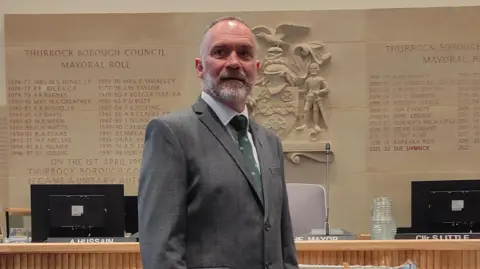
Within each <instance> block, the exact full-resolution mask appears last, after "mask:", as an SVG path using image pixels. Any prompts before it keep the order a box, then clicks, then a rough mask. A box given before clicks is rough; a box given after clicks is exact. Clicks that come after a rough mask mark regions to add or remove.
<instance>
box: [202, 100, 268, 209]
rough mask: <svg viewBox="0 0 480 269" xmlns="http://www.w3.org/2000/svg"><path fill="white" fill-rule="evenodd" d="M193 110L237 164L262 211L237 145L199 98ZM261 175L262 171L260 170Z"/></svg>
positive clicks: (250, 176)
mask: <svg viewBox="0 0 480 269" xmlns="http://www.w3.org/2000/svg"><path fill="white" fill-rule="evenodd" d="M193 110H194V111H195V113H196V114H197V115H198V119H199V120H200V121H201V122H202V123H203V124H204V125H205V126H206V127H207V129H208V130H209V131H210V132H211V133H212V134H213V136H215V138H216V139H217V140H218V142H220V144H221V145H222V146H223V147H224V148H225V150H226V151H227V152H228V154H229V155H230V156H231V157H232V159H233V161H234V162H235V163H236V164H237V166H238V168H239V169H240V170H241V171H242V173H243V175H244V176H245V178H246V179H247V181H248V183H249V184H250V187H251V188H252V189H253V190H254V191H253V192H254V193H255V197H256V199H257V202H258V203H259V205H260V207H261V208H262V209H263V204H262V199H260V195H259V193H258V191H257V190H256V188H255V187H254V186H255V184H254V178H253V177H252V174H251V172H250V171H249V169H248V167H247V165H246V163H245V162H244V161H242V160H243V155H242V153H241V152H240V150H239V148H238V145H237V144H236V143H235V141H234V140H233V139H232V137H231V136H230V134H229V133H228V130H227V129H226V128H225V126H223V124H222V123H221V122H220V120H219V119H218V117H217V116H216V115H215V113H214V112H213V111H212V109H211V108H210V107H209V106H208V104H207V103H206V102H205V101H203V99H201V98H199V99H198V100H197V102H196V103H195V104H194V105H193ZM259 156H260V155H259ZM262 173H263V169H262Z"/></svg>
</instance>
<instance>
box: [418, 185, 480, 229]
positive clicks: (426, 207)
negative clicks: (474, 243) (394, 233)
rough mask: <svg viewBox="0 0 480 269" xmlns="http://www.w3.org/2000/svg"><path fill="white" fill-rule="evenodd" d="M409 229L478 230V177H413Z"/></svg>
mask: <svg viewBox="0 0 480 269" xmlns="http://www.w3.org/2000/svg"><path fill="white" fill-rule="evenodd" d="M411 186H412V192H411V195H412V197H411V199H412V200H411V214H412V216H411V217H412V225H411V232H414V233H469V232H475V233H477V232H480V211H478V206H479V205H480V180H446V181H413V182H412V184H411Z"/></svg>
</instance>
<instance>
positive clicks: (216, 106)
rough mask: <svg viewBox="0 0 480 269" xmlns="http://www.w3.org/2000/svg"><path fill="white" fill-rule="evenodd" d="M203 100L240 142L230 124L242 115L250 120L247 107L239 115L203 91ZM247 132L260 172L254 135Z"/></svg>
mask: <svg viewBox="0 0 480 269" xmlns="http://www.w3.org/2000/svg"><path fill="white" fill-rule="evenodd" d="M201 98H202V99H203V100H204V101H205V102H206V103H207V104H208V106H210V108H212V110H213V111H214V112H215V114H217V116H218V118H219V119H220V121H221V122H222V124H223V125H224V126H225V127H227V130H228V131H229V133H230V135H231V136H232V138H233V139H234V140H235V141H237V140H238V139H237V136H236V135H234V134H235V133H236V132H235V130H233V127H232V126H231V125H229V123H230V120H232V119H233V117H235V116H236V115H240V114H242V115H244V116H245V117H247V119H248V120H249V118H248V109H247V106H245V109H244V110H243V111H242V113H238V112H236V111H235V110H233V109H231V108H229V107H227V106H226V105H224V104H222V103H221V102H219V101H217V100H215V99H214V98H213V97H211V96H210V95H209V94H208V93H206V92H203V91H202V95H201ZM247 126H248V125H247ZM247 130H248V132H247V136H248V140H250V144H251V145H252V151H253V157H254V158H255V163H256V165H257V168H258V171H260V165H259V162H258V154H257V149H256V147H255V143H254V142H253V137H252V134H251V132H250V128H248V127H247ZM237 143H238V141H237Z"/></svg>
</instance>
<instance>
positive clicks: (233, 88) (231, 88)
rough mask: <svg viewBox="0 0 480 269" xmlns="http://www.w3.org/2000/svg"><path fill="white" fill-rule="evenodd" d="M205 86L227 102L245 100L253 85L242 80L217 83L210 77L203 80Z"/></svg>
mask: <svg viewBox="0 0 480 269" xmlns="http://www.w3.org/2000/svg"><path fill="white" fill-rule="evenodd" d="M203 87H204V90H205V91H206V92H208V93H209V94H210V95H211V96H212V97H216V98H218V99H220V100H222V101H227V102H240V101H241V102H244V101H245V100H246V99H247V97H248V95H249V94H250V92H251V91H252V86H251V85H249V84H247V83H243V82H241V81H223V82H218V83H215V82H214V81H213V80H212V79H210V78H205V79H204V80H203Z"/></svg>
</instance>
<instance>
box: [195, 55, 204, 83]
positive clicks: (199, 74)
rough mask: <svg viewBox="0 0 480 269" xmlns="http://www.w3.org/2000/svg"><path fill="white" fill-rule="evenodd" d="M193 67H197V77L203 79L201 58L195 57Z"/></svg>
mask: <svg viewBox="0 0 480 269" xmlns="http://www.w3.org/2000/svg"><path fill="white" fill-rule="evenodd" d="M195 69H197V77H199V78H202V79H203V63H202V59H201V58H195Z"/></svg>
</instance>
